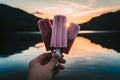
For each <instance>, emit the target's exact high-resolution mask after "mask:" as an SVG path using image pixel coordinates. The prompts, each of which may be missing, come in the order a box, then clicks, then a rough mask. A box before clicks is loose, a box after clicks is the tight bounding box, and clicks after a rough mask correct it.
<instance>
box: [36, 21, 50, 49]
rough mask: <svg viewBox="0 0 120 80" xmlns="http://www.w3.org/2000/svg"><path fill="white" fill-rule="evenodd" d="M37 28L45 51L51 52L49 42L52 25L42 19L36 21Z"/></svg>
mask: <svg viewBox="0 0 120 80" xmlns="http://www.w3.org/2000/svg"><path fill="white" fill-rule="evenodd" d="M38 26H39V29H40V31H41V37H42V40H43V41H44V44H45V47H46V50H47V51H49V50H51V48H50V42H51V33H52V24H51V22H50V20H49V19H42V20H39V21H38Z"/></svg>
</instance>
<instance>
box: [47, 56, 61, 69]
mask: <svg viewBox="0 0 120 80" xmlns="http://www.w3.org/2000/svg"><path fill="white" fill-rule="evenodd" d="M58 59H59V56H58V55H54V56H53V57H52V58H51V60H50V61H49V63H48V64H47V65H48V66H49V67H50V68H52V69H53V68H54V66H55V64H56V63H57V61H58Z"/></svg>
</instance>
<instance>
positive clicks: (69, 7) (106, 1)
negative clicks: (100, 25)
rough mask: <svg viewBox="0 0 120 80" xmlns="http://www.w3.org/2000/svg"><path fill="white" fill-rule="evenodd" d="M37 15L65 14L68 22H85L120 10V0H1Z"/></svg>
mask: <svg viewBox="0 0 120 80" xmlns="http://www.w3.org/2000/svg"><path fill="white" fill-rule="evenodd" d="M0 3H4V4H8V5H10V6H13V7H17V8H20V9H23V10H25V11H27V12H29V13H31V14H34V15H35V16H38V17H42V18H50V19H53V16H54V15H58V14H59V15H65V16H67V18H68V22H75V23H84V22H87V21H89V20H90V19H91V18H93V17H96V16H99V15H101V14H103V13H107V12H114V11H117V10H120V0H0Z"/></svg>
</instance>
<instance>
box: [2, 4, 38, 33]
mask: <svg viewBox="0 0 120 80" xmlns="http://www.w3.org/2000/svg"><path fill="white" fill-rule="evenodd" d="M39 19H40V18H37V17H35V16H34V15H32V14H29V13H27V12H25V11H23V10H20V9H18V8H13V7H10V6H8V5H5V4H0V31H2V32H5V31H6V32H7V31H10V32H12V31H15V32H16V31H38V26H37V21H38V20H39Z"/></svg>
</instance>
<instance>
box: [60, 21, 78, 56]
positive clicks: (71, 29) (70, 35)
mask: <svg viewBox="0 0 120 80" xmlns="http://www.w3.org/2000/svg"><path fill="white" fill-rule="evenodd" d="M79 30H80V26H79V25H77V24H74V23H70V25H69V26H68V28H67V48H63V49H62V52H63V53H66V54H68V53H69V51H70V49H71V47H72V44H73V42H74V40H75V38H76V36H77V34H78V32H79Z"/></svg>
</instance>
